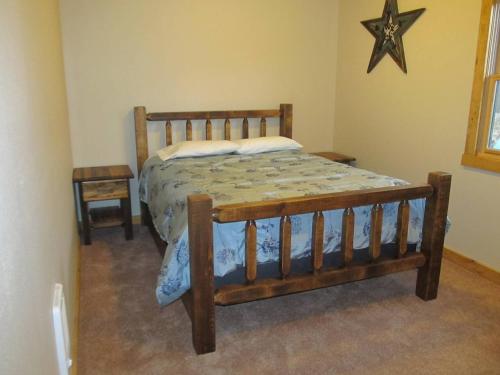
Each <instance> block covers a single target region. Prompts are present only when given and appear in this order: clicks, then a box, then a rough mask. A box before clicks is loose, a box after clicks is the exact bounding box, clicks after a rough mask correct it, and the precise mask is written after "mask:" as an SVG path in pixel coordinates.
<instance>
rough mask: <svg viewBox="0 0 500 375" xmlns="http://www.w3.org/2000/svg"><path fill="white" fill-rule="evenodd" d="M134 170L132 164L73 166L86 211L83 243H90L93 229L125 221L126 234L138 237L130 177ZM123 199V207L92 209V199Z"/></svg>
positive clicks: (84, 214)
mask: <svg viewBox="0 0 500 375" xmlns="http://www.w3.org/2000/svg"><path fill="white" fill-rule="evenodd" d="M131 178H134V174H133V173H132V171H131V170H130V167H129V166H128V165H112V166H104V167H88V168H75V169H73V183H74V184H75V185H78V195H79V204H80V212H81V214H82V229H83V243H84V244H85V245H90V229H91V228H103V227H110V226H117V225H123V226H124V227H125V238H126V239H127V240H131V239H132V238H133V237H134V234H133V231H132V211H131V206H130V179H131ZM111 199H119V200H120V207H103V208H93V209H91V210H89V207H88V204H89V202H95V201H105V200H111Z"/></svg>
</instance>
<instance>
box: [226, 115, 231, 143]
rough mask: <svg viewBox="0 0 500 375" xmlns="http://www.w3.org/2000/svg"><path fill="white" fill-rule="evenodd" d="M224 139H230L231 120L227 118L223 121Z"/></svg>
mask: <svg viewBox="0 0 500 375" xmlns="http://www.w3.org/2000/svg"><path fill="white" fill-rule="evenodd" d="M224 139H225V140H226V141H230V140H231V121H230V120H229V119H228V118H227V119H226V121H224Z"/></svg>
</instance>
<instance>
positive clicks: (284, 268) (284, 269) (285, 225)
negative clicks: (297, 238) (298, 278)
mask: <svg viewBox="0 0 500 375" xmlns="http://www.w3.org/2000/svg"><path fill="white" fill-rule="evenodd" d="M291 252H292V222H291V220H290V216H283V217H282V218H281V222H280V272H281V278H282V279H286V278H287V277H288V275H290V269H291Z"/></svg>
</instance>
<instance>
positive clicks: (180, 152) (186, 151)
mask: <svg viewBox="0 0 500 375" xmlns="http://www.w3.org/2000/svg"><path fill="white" fill-rule="evenodd" d="M239 147H240V146H239V145H237V144H236V143H234V142H231V141H183V142H179V143H176V144H175V145H172V146H167V147H165V148H162V149H161V150H158V151H157V152H156V154H157V155H158V156H159V157H160V159H161V160H163V161H165V160H169V159H177V158H188V157H192V156H210V155H222V154H230V153H231V152H235V151H236V150H237V149H238V148H239Z"/></svg>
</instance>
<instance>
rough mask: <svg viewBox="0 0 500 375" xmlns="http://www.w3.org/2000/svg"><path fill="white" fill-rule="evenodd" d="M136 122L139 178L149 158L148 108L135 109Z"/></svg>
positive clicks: (143, 210) (142, 218)
mask: <svg viewBox="0 0 500 375" xmlns="http://www.w3.org/2000/svg"><path fill="white" fill-rule="evenodd" d="M134 120H135V148H136V151H137V152H136V153H137V178H139V177H140V175H141V170H142V166H143V164H144V162H145V161H146V159H147V158H148V130H147V123H146V107H134ZM140 203H141V223H142V225H146V221H147V217H146V216H147V213H146V207H145V204H144V203H143V202H140Z"/></svg>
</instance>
